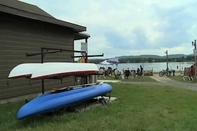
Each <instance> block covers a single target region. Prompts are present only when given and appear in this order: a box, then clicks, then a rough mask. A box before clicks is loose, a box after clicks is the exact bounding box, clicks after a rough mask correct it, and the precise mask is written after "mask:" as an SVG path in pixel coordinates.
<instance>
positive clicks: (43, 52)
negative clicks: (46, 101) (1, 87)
mask: <svg viewBox="0 0 197 131" xmlns="http://www.w3.org/2000/svg"><path fill="white" fill-rule="evenodd" d="M61 52H74V53H81V55H82V56H73V55H71V58H79V57H84V58H85V59H86V62H87V59H88V57H103V56H104V54H102V55H88V54H87V52H86V51H78V50H67V49H60V48H46V47H41V50H40V52H39V53H26V57H31V56H37V55H40V56H41V63H44V56H45V55H47V54H54V53H61ZM87 77H88V76H86V77H84V78H85V81H84V83H83V84H87V83H88V82H87ZM56 79H57V78H56ZM58 79H61V83H62V78H58ZM7 84H9V83H8V81H7ZM29 84H31V81H30V82H29ZM44 92H45V90H44V79H42V94H44Z"/></svg>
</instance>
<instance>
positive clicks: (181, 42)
mask: <svg viewBox="0 0 197 131" xmlns="http://www.w3.org/2000/svg"><path fill="white" fill-rule="evenodd" d="M23 1H26V2H29V3H33V4H35V5H37V6H39V7H40V8H42V9H44V10H45V11H46V12H48V13H50V14H51V15H53V16H54V17H56V18H58V19H62V20H64V21H68V22H73V23H76V24H80V25H84V26H86V27H87V33H88V34H90V35H91V37H90V39H89V53H90V54H101V53H105V57H113V56H121V55H138V53H139V52H141V54H158V55H163V50H164V49H168V50H169V51H170V53H173V54H176V53H181V54H182V53H183V54H191V53H192V48H193V47H192V46H190V45H191V41H192V40H193V39H195V38H197V24H196V21H197V17H196V16H195V14H196V13H197V9H196V7H195V6H194V5H195V4H196V3H197V2H196V1H195V0H187V1H183V0H182V1H180V0H173V1H170V0H166V1H164V0H157V1H155V0H147V1H144V0H137V1H136V0H121V1H118V0H116V1H115V0H114V1H113V2H112V1H106V0H99V1H98V0H97V1H96V0H86V1H82V0H81V1H79V0H78V1H76V0H56V1H53V0H47V1H45V0H23ZM109 33H111V34H112V35H109ZM113 33H114V34H113ZM117 36H120V38H115V37H117ZM110 37H111V38H110ZM113 37H114V41H113V40H112V39H113ZM115 40H116V41H115ZM75 43H76V44H75V48H76V49H80V41H76V42H75ZM120 44H122V45H120ZM188 44H189V45H188ZM121 47H122V48H121ZM125 47H126V48H125Z"/></svg>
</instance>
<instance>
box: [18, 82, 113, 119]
mask: <svg viewBox="0 0 197 131" xmlns="http://www.w3.org/2000/svg"><path fill="white" fill-rule="evenodd" d="M111 91H112V87H111V85H109V84H106V83H103V84H98V85H91V86H88V87H84V88H77V89H73V90H69V91H60V92H49V93H45V94H42V95H40V96H38V97H36V98H35V99H33V100H31V101H30V102H28V103H26V104H25V105H24V106H22V107H21V108H20V109H19V111H18V114H17V119H22V118H25V117H29V116H33V115H36V114H42V113H46V112H50V111H52V110H54V109H58V108H62V107H68V106H70V105H73V104H75V103H78V102H82V101H86V100H89V99H92V98H94V97H97V96H101V95H105V94H107V93H110V92H111Z"/></svg>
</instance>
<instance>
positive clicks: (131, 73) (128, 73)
mask: <svg viewBox="0 0 197 131" xmlns="http://www.w3.org/2000/svg"><path fill="white" fill-rule="evenodd" d="M123 72H124V77H125V78H126V79H128V78H129V77H131V76H133V77H134V78H135V77H136V76H142V75H143V67H142V65H140V68H137V70H129V68H128V69H127V70H123Z"/></svg>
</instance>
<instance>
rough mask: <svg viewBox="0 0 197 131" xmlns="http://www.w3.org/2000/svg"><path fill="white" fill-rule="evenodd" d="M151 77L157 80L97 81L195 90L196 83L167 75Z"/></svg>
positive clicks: (196, 88) (196, 87)
mask: <svg viewBox="0 0 197 131" xmlns="http://www.w3.org/2000/svg"><path fill="white" fill-rule="evenodd" d="M151 78H152V79H155V80H156V81H157V82H125V81H121V80H113V81H112V80H99V81H105V82H114V83H116V82H121V83H130V84H136V85H156V86H165V85H166V86H171V87H176V88H185V89H190V90H194V91H197V83H187V82H180V81H176V80H172V79H170V78H168V77H159V75H158V74H154V76H151Z"/></svg>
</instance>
